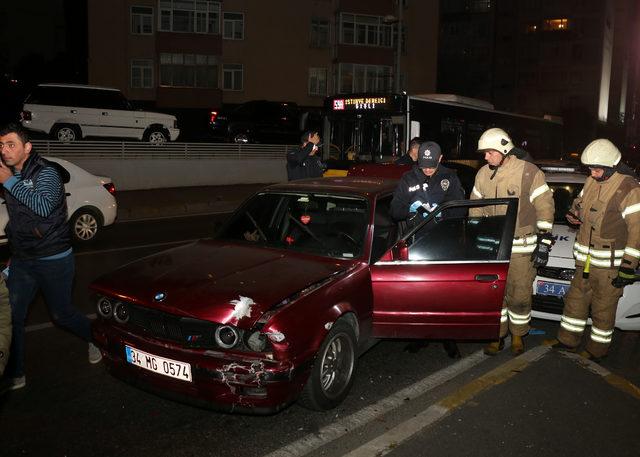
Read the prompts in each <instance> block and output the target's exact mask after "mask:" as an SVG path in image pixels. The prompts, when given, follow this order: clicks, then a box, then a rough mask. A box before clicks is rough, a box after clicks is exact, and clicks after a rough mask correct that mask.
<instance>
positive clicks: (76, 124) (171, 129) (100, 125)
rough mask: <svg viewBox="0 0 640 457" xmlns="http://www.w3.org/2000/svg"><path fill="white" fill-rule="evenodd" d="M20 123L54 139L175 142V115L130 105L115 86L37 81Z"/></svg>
mask: <svg viewBox="0 0 640 457" xmlns="http://www.w3.org/2000/svg"><path fill="white" fill-rule="evenodd" d="M21 118H22V125H23V126H24V127H25V128H27V129H29V130H32V131H35V132H41V133H46V134H47V135H49V137H51V138H52V139H54V140H58V141H65V142H70V141H75V140H79V139H81V138H85V137H112V138H133V139H137V140H144V141H149V142H151V143H156V144H157V143H164V142H165V141H175V140H176V138H178V135H179V134H180V130H179V129H178V121H177V119H176V117H175V116H171V115H169V114H162V113H153V112H149V111H137V110H134V109H132V108H131V105H130V103H129V101H128V100H127V99H126V98H125V97H124V95H123V94H122V92H120V91H119V90H118V89H113V88H109V87H97V86H86V85H79V84H40V85H38V86H37V87H36V88H35V89H34V91H33V92H32V93H31V94H29V96H28V97H27V98H26V100H25V102H24V105H23V110H22V114H21Z"/></svg>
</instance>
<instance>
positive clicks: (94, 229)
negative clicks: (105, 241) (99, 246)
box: [69, 208, 102, 244]
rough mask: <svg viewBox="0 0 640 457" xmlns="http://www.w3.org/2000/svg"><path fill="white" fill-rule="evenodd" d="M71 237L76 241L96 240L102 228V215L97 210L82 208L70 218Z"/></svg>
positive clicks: (89, 241) (83, 242) (82, 242)
mask: <svg viewBox="0 0 640 457" xmlns="http://www.w3.org/2000/svg"><path fill="white" fill-rule="evenodd" d="M69 226H70V227H71V237H72V239H73V241H74V242H76V243H81V244H85V243H91V242H92V241H95V239H96V238H97V237H98V234H100V232H101V229H102V217H101V216H100V214H99V212H98V211H97V210H94V209H91V208H80V209H79V210H77V211H76V212H75V213H73V215H72V216H71V218H70V219H69Z"/></svg>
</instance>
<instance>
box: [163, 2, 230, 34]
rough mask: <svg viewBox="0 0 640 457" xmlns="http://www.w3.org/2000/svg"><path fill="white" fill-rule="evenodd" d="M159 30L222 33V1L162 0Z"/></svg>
mask: <svg viewBox="0 0 640 457" xmlns="http://www.w3.org/2000/svg"><path fill="white" fill-rule="evenodd" d="M159 30H161V31H163V32H183V33H213V34H220V3H219V2H208V1H202V0H160V19H159Z"/></svg>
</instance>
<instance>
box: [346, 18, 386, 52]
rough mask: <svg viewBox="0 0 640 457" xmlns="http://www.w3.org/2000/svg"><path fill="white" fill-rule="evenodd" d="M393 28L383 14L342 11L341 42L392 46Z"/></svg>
mask: <svg viewBox="0 0 640 457" xmlns="http://www.w3.org/2000/svg"><path fill="white" fill-rule="evenodd" d="M392 28H393V26H392V25H391V24H385V23H384V22H383V19H382V17H381V16H364V15H357V14H347V13H341V14H340V43H342V44H357V45H363V46H381V47H385V48H390V47H391V33H392Z"/></svg>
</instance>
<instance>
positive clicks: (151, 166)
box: [56, 155, 287, 190]
mask: <svg viewBox="0 0 640 457" xmlns="http://www.w3.org/2000/svg"><path fill="white" fill-rule="evenodd" d="M56 157H60V158H64V159H65V160H68V161H69V162H73V163H75V164H76V165H78V166H79V167H82V168H84V169H85V170H87V171H89V172H90V173H93V174H96V175H100V176H109V177H110V178H111V179H112V180H113V182H114V183H115V185H116V188H117V189H118V190H137V189H161V188H165V187H189V186H209V185H229V184H259V183H272V182H280V181H286V179H287V173H286V169H285V160H284V159H255V158H252V159H245V160H238V159H121V158H113V159H109V158H82V157H78V156H75V157H65V156H61V155H56Z"/></svg>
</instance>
